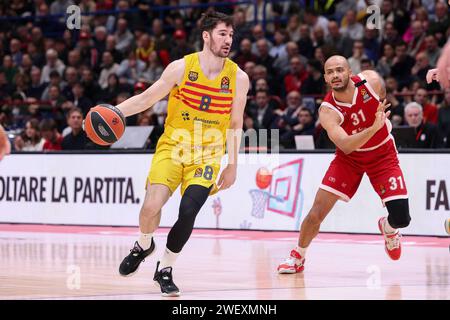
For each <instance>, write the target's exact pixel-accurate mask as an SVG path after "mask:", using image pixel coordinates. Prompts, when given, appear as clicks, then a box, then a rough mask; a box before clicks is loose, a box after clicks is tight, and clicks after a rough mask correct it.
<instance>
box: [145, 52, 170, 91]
mask: <svg viewBox="0 0 450 320" xmlns="http://www.w3.org/2000/svg"><path fill="white" fill-rule="evenodd" d="M163 71H164V68H163V66H162V63H161V60H160V58H159V56H158V53H157V52H156V51H153V52H152V53H151V54H150V56H149V62H148V66H147V67H146V68H145V70H144V72H143V73H142V74H141V78H140V79H139V81H144V82H148V83H149V84H153V83H155V82H156V80H158V79H159V78H160V77H161V74H162V73H163Z"/></svg>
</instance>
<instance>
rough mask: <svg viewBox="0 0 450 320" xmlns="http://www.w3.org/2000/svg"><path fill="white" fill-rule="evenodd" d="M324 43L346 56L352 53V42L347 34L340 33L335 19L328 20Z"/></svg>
mask: <svg viewBox="0 0 450 320" xmlns="http://www.w3.org/2000/svg"><path fill="white" fill-rule="evenodd" d="M325 44H326V45H327V46H329V47H331V49H332V50H335V52H336V54H340V55H342V56H344V57H346V58H349V57H350V56H351V55H352V46H353V42H352V40H351V39H350V38H349V37H348V36H344V35H342V34H341V32H340V30H339V25H338V23H337V22H336V21H330V22H328V36H327V37H326V38H325Z"/></svg>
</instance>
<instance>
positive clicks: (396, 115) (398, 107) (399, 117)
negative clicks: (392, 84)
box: [386, 89, 404, 127]
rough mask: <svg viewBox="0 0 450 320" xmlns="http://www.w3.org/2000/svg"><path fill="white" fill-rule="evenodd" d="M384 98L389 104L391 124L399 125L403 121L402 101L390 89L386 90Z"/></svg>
mask: <svg viewBox="0 0 450 320" xmlns="http://www.w3.org/2000/svg"><path fill="white" fill-rule="evenodd" d="M386 100H387V101H388V103H390V104H391V107H390V111H391V118H390V120H391V123H392V126H394V127H396V126H401V125H403V123H404V120H403V117H404V105H403V101H402V100H400V99H398V98H397V97H396V96H395V94H394V93H393V92H392V90H390V89H387V90H386Z"/></svg>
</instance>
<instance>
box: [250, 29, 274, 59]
mask: <svg viewBox="0 0 450 320" xmlns="http://www.w3.org/2000/svg"><path fill="white" fill-rule="evenodd" d="M252 37H253V43H252V53H253V54H254V55H256V56H258V46H257V43H258V40H261V39H265V40H266V41H267V46H268V47H269V51H270V49H272V47H273V44H272V42H270V41H269V40H268V39H267V37H266V34H265V32H264V29H263V27H262V26H261V25H260V24H257V25H255V26H254V27H253V29H252Z"/></svg>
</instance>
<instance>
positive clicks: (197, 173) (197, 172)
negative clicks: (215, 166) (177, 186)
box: [194, 168, 203, 178]
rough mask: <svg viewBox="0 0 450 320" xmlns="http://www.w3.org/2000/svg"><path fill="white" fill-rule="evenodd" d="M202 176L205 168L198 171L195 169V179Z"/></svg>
mask: <svg viewBox="0 0 450 320" xmlns="http://www.w3.org/2000/svg"><path fill="white" fill-rule="evenodd" d="M202 174H203V168H197V169H195V174H194V178H198V177H201V176H202Z"/></svg>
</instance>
